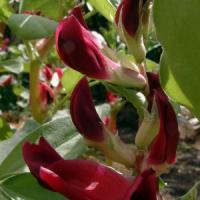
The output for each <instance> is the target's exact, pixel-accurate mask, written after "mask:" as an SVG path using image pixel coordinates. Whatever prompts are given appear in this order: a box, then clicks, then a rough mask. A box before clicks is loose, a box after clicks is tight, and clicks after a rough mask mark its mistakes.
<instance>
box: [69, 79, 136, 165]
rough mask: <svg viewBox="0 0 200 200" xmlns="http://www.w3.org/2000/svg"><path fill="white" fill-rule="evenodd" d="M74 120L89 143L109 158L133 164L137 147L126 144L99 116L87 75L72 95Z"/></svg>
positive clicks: (71, 108) (71, 103)
mask: <svg viewBox="0 0 200 200" xmlns="http://www.w3.org/2000/svg"><path fill="white" fill-rule="evenodd" d="M70 113H71V117H72V121H73V123H74V125H75V126H76V128H77V129H78V131H79V132H80V134H82V135H83V136H84V138H85V139H86V141H87V142H88V144H89V145H92V146H94V147H96V148H98V149H99V150H101V151H102V152H103V153H104V154H105V155H106V156H107V157H108V158H110V159H111V160H114V161H116V162H119V163H123V164H125V165H127V166H133V164H134V158H135V150H136V149H135V147H134V146H131V145H126V144H124V143H123V142H122V141H121V140H120V138H119V136H118V135H117V134H116V133H113V132H111V130H109V129H108V127H106V126H105V125H104V123H103V122H102V120H101V119H100V117H99V116H98V114H97V112H96V110H95V106H94V103H93V99H92V94H91V91H90V88H89V85H88V81H87V79H86V77H83V78H82V79H81V80H80V81H79V83H78V84H77V86H76V87H75V89H74V91H73V92H72V95H71V101H70Z"/></svg>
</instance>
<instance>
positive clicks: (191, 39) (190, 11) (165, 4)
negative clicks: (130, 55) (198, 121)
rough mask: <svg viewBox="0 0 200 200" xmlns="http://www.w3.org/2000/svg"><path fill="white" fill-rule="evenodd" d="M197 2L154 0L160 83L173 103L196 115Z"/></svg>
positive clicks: (199, 87) (199, 69) (199, 68)
mask: <svg viewBox="0 0 200 200" xmlns="http://www.w3.org/2000/svg"><path fill="white" fill-rule="evenodd" d="M199 8H200V1H199V0H193V1H192V2H191V1H188V0H182V1H181V2H180V1H179V0H162V1H161V0H155V3H154V21H155V26H156V31H157V36H158V39H159V41H160V43H161V44H162V46H163V48H164V55H163V56H162V60H161V71H160V75H161V83H162V86H163V88H164V89H165V90H166V92H167V94H168V95H169V96H170V97H171V98H172V99H173V100H174V101H176V102H178V103H180V104H183V105H185V106H187V107H188V108H189V109H190V110H191V111H192V112H193V113H194V114H195V115H196V116H197V117H199V118H200V93H199V91H200V84H199V75H200V56H199V47H200V37H199V33H200V27H199V26H198V24H199V21H200V12H199Z"/></svg>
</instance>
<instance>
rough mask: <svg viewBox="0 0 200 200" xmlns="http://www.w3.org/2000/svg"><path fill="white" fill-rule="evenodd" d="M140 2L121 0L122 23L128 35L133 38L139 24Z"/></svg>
mask: <svg viewBox="0 0 200 200" xmlns="http://www.w3.org/2000/svg"><path fill="white" fill-rule="evenodd" d="M140 1H141V0H123V6H122V23H123V25H124V28H125V29H126V31H127V32H128V33H129V35H131V36H134V35H135V34H136V32H137V30H138V27H139V23H140V17H141V16H140V15H141V14H140V8H139V5H140Z"/></svg>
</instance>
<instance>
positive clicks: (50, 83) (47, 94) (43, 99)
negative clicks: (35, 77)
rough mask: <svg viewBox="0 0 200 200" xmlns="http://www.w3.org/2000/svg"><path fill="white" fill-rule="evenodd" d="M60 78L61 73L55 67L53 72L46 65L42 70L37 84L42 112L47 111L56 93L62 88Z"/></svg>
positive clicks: (59, 69) (60, 70)
mask: <svg viewBox="0 0 200 200" xmlns="http://www.w3.org/2000/svg"><path fill="white" fill-rule="evenodd" d="M62 76H63V71H62V69H61V68H60V67H56V68H55V69H54V72H53V71H52V69H51V66H50V65H46V66H45V67H43V68H42V70H41V73H40V83H39V92H40V93H39V97H40V107H41V109H42V110H44V111H45V110H47V108H48V105H50V104H51V103H52V102H54V100H55V95H56V93H58V92H59V90H60V88H61V87H62V84H61V78H62ZM30 100H31V99H30Z"/></svg>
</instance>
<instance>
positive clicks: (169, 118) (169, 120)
mask: <svg viewBox="0 0 200 200" xmlns="http://www.w3.org/2000/svg"><path fill="white" fill-rule="evenodd" d="M147 76H148V79H149V86H150V94H149V98H148V101H149V105H150V107H149V109H150V108H151V107H152V101H153V99H155V102H156V105H157V109H158V114H159V118H160V125H159V130H158V134H157V135H156V137H155V138H154V139H153V141H152V143H151V145H150V148H149V156H148V163H149V164H151V165H163V164H165V163H166V164H171V163H173V162H174V161H175V158H176V148H177V143H178V138H179V131H178V124H177V119H176V114H175V112H174V110H173V107H172V105H171V104H170V102H169V100H168V98H167V96H166V94H165V93H164V91H163V90H162V88H161V86H160V83H159V78H158V75H156V74H153V73H147Z"/></svg>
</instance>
